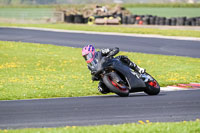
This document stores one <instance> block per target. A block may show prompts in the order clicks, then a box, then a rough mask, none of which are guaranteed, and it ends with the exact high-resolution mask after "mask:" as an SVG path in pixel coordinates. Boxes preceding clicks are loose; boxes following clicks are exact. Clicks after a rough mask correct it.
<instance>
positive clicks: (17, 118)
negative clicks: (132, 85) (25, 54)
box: [0, 90, 200, 129]
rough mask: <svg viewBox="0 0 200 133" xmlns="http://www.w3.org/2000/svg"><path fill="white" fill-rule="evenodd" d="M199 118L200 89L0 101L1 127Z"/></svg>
mask: <svg viewBox="0 0 200 133" xmlns="http://www.w3.org/2000/svg"><path fill="white" fill-rule="evenodd" d="M197 118H200V90H192V91H191V90H187V91H174V92H172V91H171V92H161V93H160V94H159V95H157V96H148V95H145V94H144V93H136V94H132V95H131V96H130V97H123V98H122V97H118V96H116V95H112V96H94V97H74V98H58V99H37V100H21V101H0V128H2V129H5V128H30V127H62V126H87V125H101V124H121V123H132V122H138V121H139V120H143V121H145V120H150V121H151V122H168V121H184V120H186V121H187V120H196V119H197Z"/></svg>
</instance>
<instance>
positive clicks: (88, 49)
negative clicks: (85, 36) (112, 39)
mask: <svg viewBox="0 0 200 133" xmlns="http://www.w3.org/2000/svg"><path fill="white" fill-rule="evenodd" d="M82 56H83V57H84V58H85V60H86V62H87V63H91V62H92V61H93V60H94V57H95V48H94V47H93V46H92V45H87V46H85V47H83V49H82Z"/></svg>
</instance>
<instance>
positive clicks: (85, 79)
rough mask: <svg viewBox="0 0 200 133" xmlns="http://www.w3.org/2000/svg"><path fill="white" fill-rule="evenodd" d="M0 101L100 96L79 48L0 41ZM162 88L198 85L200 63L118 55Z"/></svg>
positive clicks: (170, 57) (168, 58)
mask: <svg viewBox="0 0 200 133" xmlns="http://www.w3.org/2000/svg"><path fill="white" fill-rule="evenodd" d="M0 49H1V50H0V59H1V60H0V94H1V97H0V100H14V99H32V98H53V97H74V96H89V95H100V93H99V92H98V91H97V82H94V83H92V81H91V75H90V72H89V70H88V69H87V66H86V63H85V61H84V59H83V58H82V57H81V49H80V48H71V47H61V46H54V45H46V44H33V43H23V42H6V41H0ZM118 55H126V56H128V57H129V58H130V59H131V60H133V61H134V62H135V63H136V64H138V65H139V66H141V67H143V68H146V70H147V72H149V73H150V74H152V75H153V76H154V77H155V78H156V79H157V80H158V82H159V83H160V85H161V86H167V85H173V84H177V83H190V82H198V83H199V82H200V67H199V66H200V59H199V58H189V57H176V56H164V55H153V54H142V53H132V52H120V53H119V54H118Z"/></svg>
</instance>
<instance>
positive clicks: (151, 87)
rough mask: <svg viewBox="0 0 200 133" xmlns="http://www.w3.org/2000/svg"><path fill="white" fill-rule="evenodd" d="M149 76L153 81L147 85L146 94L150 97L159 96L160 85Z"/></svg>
mask: <svg viewBox="0 0 200 133" xmlns="http://www.w3.org/2000/svg"><path fill="white" fill-rule="evenodd" d="M148 75H149V74H148ZM149 76H150V77H151V78H152V79H153V80H152V81H148V82H146V83H145V84H146V86H147V88H146V89H145V91H144V92H145V93H147V94H148V95H158V94H159V93H160V85H159V83H158V82H157V81H156V80H155V79H154V78H153V77H152V76H151V75H149Z"/></svg>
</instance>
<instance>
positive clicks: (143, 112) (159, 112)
mask: <svg viewBox="0 0 200 133" xmlns="http://www.w3.org/2000/svg"><path fill="white" fill-rule="evenodd" d="M0 40H4V41H21V42H34V43H44V44H54V45H60V46H71V47H82V46H84V45H85V44H95V46H96V47H98V48H107V47H116V46H117V47H119V48H120V49H121V50H123V51H133V52H142V53H152V54H164V55H177V56H189V57H196V58H200V53H199V50H200V42H199V41H185V40H175V39H161V38H144V37H131V36H119V35H97V34H83V33H65V32H49V31H38V30H25V29H14V28H0ZM197 118H200V90H191V91H190V90H187V91H174V92H165V91H163V92H161V93H160V94H159V95H157V96H148V95H145V94H144V93H135V94H132V95H131V96H130V97H126V98H121V97H118V96H116V95H112V96H94V97H79V98H77V97H75V98H58V99H37V100H20V101H0V129H5V128H30V127H59V126H67V125H68V126H73V125H75V126H87V125H99V124H121V123H129V122H130V123H132V122H137V121H138V120H143V121H145V120H150V121H151V122H166V121H183V120H195V119H197Z"/></svg>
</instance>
